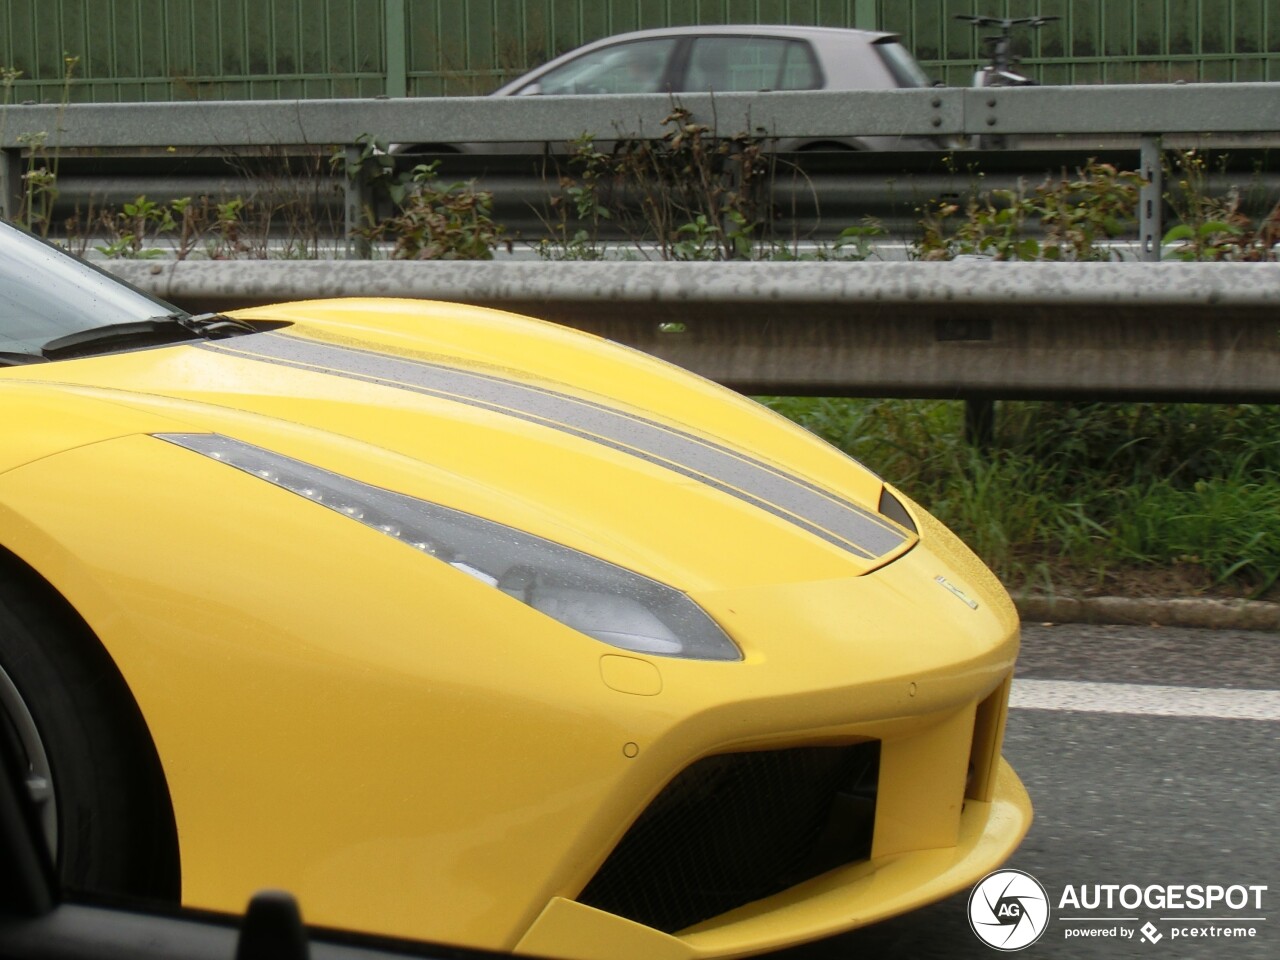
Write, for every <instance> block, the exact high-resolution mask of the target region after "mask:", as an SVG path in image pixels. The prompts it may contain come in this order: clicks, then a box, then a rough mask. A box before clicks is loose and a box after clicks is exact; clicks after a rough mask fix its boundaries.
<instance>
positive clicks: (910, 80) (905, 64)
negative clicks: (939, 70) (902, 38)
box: [875, 39, 933, 87]
mask: <svg viewBox="0 0 1280 960" xmlns="http://www.w3.org/2000/svg"><path fill="white" fill-rule="evenodd" d="M875 48H876V50H878V51H879V53H880V57H881V59H882V60H884V65H885V66H886V67H888V68H889V72H890V73H892V74H893V78H894V79H895V80H897V81H898V86H900V87H929V86H932V85H933V81H932V80H930V79H929V75H928V74H927V73H925V72H924V70H923V69H922V68H921V66H920V64H919V63H917V62H916V58H915V57H913V56H912V55H911V52H910V51H909V50H908V49H907V48H906V47H904V46H903V45H902V44H900V43H898V42H897V41H896V40H893V39H888V40H877V41H876V43H875Z"/></svg>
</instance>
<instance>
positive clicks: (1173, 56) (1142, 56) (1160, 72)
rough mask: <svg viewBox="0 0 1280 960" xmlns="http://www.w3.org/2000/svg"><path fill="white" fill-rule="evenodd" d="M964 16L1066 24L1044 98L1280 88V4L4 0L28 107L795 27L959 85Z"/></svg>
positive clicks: (420, 92) (12, 88) (521, 65)
mask: <svg viewBox="0 0 1280 960" xmlns="http://www.w3.org/2000/svg"><path fill="white" fill-rule="evenodd" d="M958 13H987V14H996V15H1002V16H1025V15H1028V14H1046V15H1055V16H1060V17H1061V18H1062V19H1061V20H1060V21H1059V22H1057V23H1054V24H1051V25H1050V26H1047V27H1045V28H1044V29H1043V30H1041V31H1039V32H1037V33H1035V34H1029V35H1026V36H1023V37H1020V38H1019V40H1018V48H1017V49H1018V52H1019V53H1021V54H1023V56H1024V60H1023V68H1024V70H1025V71H1026V72H1028V73H1030V74H1031V75H1033V76H1035V77H1037V78H1038V79H1039V80H1041V81H1042V82H1044V83H1051V84H1060V83H1070V84H1079V83H1129V82H1147V83H1152V82H1168V81H1174V80H1195V81H1201V80H1207V81H1217V80H1236V81H1248V80H1255V81H1260V80H1280V0H1105V2H1103V0H2V2H0V67H5V68H8V69H9V70H11V71H20V75H19V76H17V77H14V78H12V79H11V80H9V81H6V87H7V89H6V90H5V91H4V93H5V95H6V96H7V97H8V98H9V99H11V100H15V101H18V102H21V101H25V100H31V101H35V102H48V103H56V102H59V101H61V100H70V101H72V102H117V101H143V100H224V99H281V98H285V99H293V98H332V97H371V96H379V95H384V94H385V95H389V96H404V95H409V96H439V95H469V94H482V93H486V92H488V91H489V90H491V89H493V88H494V87H496V86H498V85H499V84H500V83H501V82H503V81H504V80H506V79H509V78H511V77H513V76H516V75H518V74H520V73H522V72H524V71H525V70H527V69H529V68H530V67H532V66H534V65H536V64H538V63H541V62H543V61H545V60H547V59H548V58H550V57H552V56H555V55H557V54H559V53H562V52H564V51H566V50H569V49H571V48H573V47H575V46H578V45H579V44H582V43H585V42H587V41H589V40H593V39H596V38H598V37H602V36H607V35H609V34H613V33H619V32H622V31H626V30H633V29H638V28H642V27H658V26H666V25H674V24H698V23H793V24H814V25H823V26H838V27H864V28H875V29H886V30H893V31H896V32H899V33H901V34H902V35H903V38H904V40H905V42H906V43H907V45H908V46H909V47H910V48H911V49H912V50H914V51H915V53H916V55H917V57H918V58H919V59H920V60H921V61H922V62H923V63H924V65H925V67H926V69H927V70H929V71H930V72H931V73H932V74H933V75H934V76H936V77H937V78H938V79H940V80H943V81H945V82H946V83H948V84H950V85H956V86H965V85H967V84H968V82H969V77H970V75H971V73H972V72H973V70H974V69H975V68H976V67H978V66H979V65H980V64H981V63H982V62H983V59H982V57H981V45H980V33H981V32H980V31H975V30H974V29H973V28H972V27H970V26H969V25H967V24H965V23H962V22H959V21H957V20H955V19H954V15H955V14H958ZM68 57H70V58H73V60H74V63H72V64H69V63H68V60H67V58H68Z"/></svg>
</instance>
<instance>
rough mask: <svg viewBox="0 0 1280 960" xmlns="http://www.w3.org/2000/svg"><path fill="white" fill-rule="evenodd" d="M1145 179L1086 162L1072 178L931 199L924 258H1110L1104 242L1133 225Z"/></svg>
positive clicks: (921, 246)
mask: <svg viewBox="0 0 1280 960" xmlns="http://www.w3.org/2000/svg"><path fill="white" fill-rule="evenodd" d="M1142 182H1143V181H1142V178H1141V177H1139V176H1138V174H1136V173H1133V172H1130V171H1121V170H1118V169H1117V168H1116V167H1114V166H1112V165H1111V164H1108V163H1099V162H1098V161H1096V160H1091V161H1089V163H1088V164H1086V165H1085V166H1084V167H1083V168H1082V169H1080V170H1077V171H1076V173H1075V175H1074V176H1067V175H1066V174H1063V175H1062V176H1060V177H1058V178H1057V179H1053V178H1050V179H1047V180H1045V181H1044V182H1043V183H1041V184H1040V185H1039V186H1037V187H1035V188H1034V189H1033V190H1031V191H1029V192H1028V191H1027V190H1026V189H1025V187H1021V188H1019V189H1017V190H989V191H973V192H971V193H970V195H969V197H968V198H967V199H966V200H965V201H964V203H963V205H962V204H961V203H957V202H954V201H933V202H930V203H927V204H926V205H925V206H924V207H922V208H921V214H922V217H921V220H920V228H921V233H922V235H921V238H920V239H919V240H918V241H917V242H916V244H915V254H916V256H917V257H919V258H920V259H922V260H950V259H952V258H954V257H956V256H960V255H980V256H989V257H991V258H993V259H995V260H1107V259H1110V258H1111V256H1112V254H1111V251H1110V249H1109V248H1108V247H1107V245H1106V241H1109V240H1112V239H1114V238H1116V237H1118V236H1121V235H1122V234H1123V233H1124V232H1125V231H1126V230H1128V229H1130V227H1131V226H1132V225H1133V223H1134V214H1135V210H1136V209H1137V203H1138V193H1139V190H1140V189H1141V186H1142Z"/></svg>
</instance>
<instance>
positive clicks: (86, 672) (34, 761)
mask: <svg viewBox="0 0 1280 960" xmlns="http://www.w3.org/2000/svg"><path fill="white" fill-rule="evenodd" d="M0 736H4V737H6V738H7V739H8V740H9V741H10V747H11V749H12V750H13V751H14V752H15V753H16V755H17V757H18V759H19V763H20V764H21V765H22V768H23V769H24V770H25V771H26V786H27V792H28V793H29V794H30V796H31V799H32V801H33V803H34V806H35V808H36V811H37V813H38V815H39V819H40V824H41V827H42V829H43V831H44V834H45V839H46V841H47V843H48V846H49V849H50V851H51V853H52V854H53V860H54V862H55V863H56V864H57V867H58V874H59V877H60V878H61V880H62V885H63V887H64V888H65V889H66V890H69V891H72V892H79V893H87V894H92V895H108V896H124V897H129V898H144V899H147V900H162V901H167V902H177V900H178V898H179V893H180V887H181V883H180V874H179V866H178V844H177V831H176V828H175V826H174V819H173V811H172V808H171V806H170V803H169V794H168V790H167V788H166V786H165V783H164V776H163V773H162V772H161V768H160V762H159V758H158V757H157V756H156V752H155V747H154V745H153V744H152V742H151V737H150V735H149V733H148V732H147V729H146V726H145V724H144V723H143V720H142V716H141V714H140V713H139V711H138V707H137V705H136V704H135V703H134V700H133V697H132V696H131V695H130V693H129V691H128V688H127V687H126V685H125V683H124V680H123V678H122V677H121V676H120V673H119V671H118V670H117V669H116V666H115V664H114V663H113V662H112V660H111V658H110V657H109V656H108V655H107V653H106V651H105V650H103V649H102V647H101V645H100V644H99V643H98V641H97V639H96V638H95V637H94V636H93V635H92V633H91V632H90V631H89V629H88V628H87V627H86V626H85V624H84V622H83V621H82V620H80V618H79V617H78V616H77V615H76V614H75V612H74V611H72V610H71V609H70V607H69V606H68V605H67V604H66V602H65V601H64V600H63V599H62V598H61V597H60V596H58V594H57V593H56V592H55V591H54V590H53V589H52V588H51V587H49V585H48V584H47V583H45V582H44V581H43V580H41V579H40V578H39V577H37V576H35V575H34V574H32V573H31V572H30V571H28V570H26V569H25V568H22V567H21V566H20V565H19V564H18V563H17V562H16V561H14V560H13V559H12V558H0Z"/></svg>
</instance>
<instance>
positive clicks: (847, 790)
mask: <svg viewBox="0 0 1280 960" xmlns="http://www.w3.org/2000/svg"><path fill="white" fill-rule="evenodd" d="M879 767H880V743H879V741H868V742H866V743H860V744H856V745H854V746H848V747H802V748H797V749H791V750H768V751H761V752H758V753H734V754H723V755H721V756H716V757H708V758H706V759H704V760H700V761H698V762H697V763H695V764H693V765H692V766H690V767H688V768H687V769H686V770H684V771H683V772H682V773H681V774H680V775H679V776H677V777H676V778H675V779H674V780H672V781H671V783H669V784H668V785H667V787H666V789H664V790H663V791H662V793H660V794H659V795H658V796H657V797H656V798H655V799H654V801H653V803H651V804H650V805H649V807H648V809H646V810H645V812H644V813H643V814H641V815H640V817H639V819H638V820H636V822H635V823H634V824H633V825H632V827H631V829H630V830H629V831H627V833H626V835H625V836H624V837H623V838H622V840H621V841H620V842H619V843H618V846H617V847H615V848H614V850H613V852H612V853H611V854H610V855H609V858H608V859H607V860H606V861H605V862H604V864H603V865H602V866H601V867H600V870H599V871H598V872H597V873H596V875H595V876H594V877H593V878H592V879H591V882H590V883H588V884H587V887H586V889H585V890H583V891H582V894H581V895H580V896H579V897H578V900H579V901H580V902H582V903H585V904H587V905H589V906H592V907H596V908H598V909H600V910H606V911H608V912H609V913H614V914H617V915H619V916H622V917H626V918H627V919H629V920H634V921H636V922H637V923H643V924H645V925H646V926H650V927H654V928H656V929H658V930H663V931H666V932H668V933H671V932H674V931H676V930H680V929H683V928H684V927H688V926H691V925H693V924H695V923H698V922H699V921H701V920H706V919H707V918H709V917H714V916H717V915H719V914H721V913H725V912H726V911H728V910H732V909H733V908H734V907H739V906H742V905H743V904H744V903H750V902H751V901H753V900H759V899H760V898H762V897H767V896H771V895H772V894H775V893H778V892H779V891H782V890H785V889H786V888H787V887H790V886H794V885H795V884H797V883H799V882H801V881H802V880H807V879H809V878H810V877H816V876H817V875H818V874H820V873H824V872H826V871H827V870H830V869H831V868H832V867H836V866H839V865H841V864H844V863H852V862H854V861H857V860H864V859H866V858H867V857H868V856H870V854H871V834H872V829H873V826H874V823H875V793H876V779H877V775H878V773H879Z"/></svg>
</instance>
